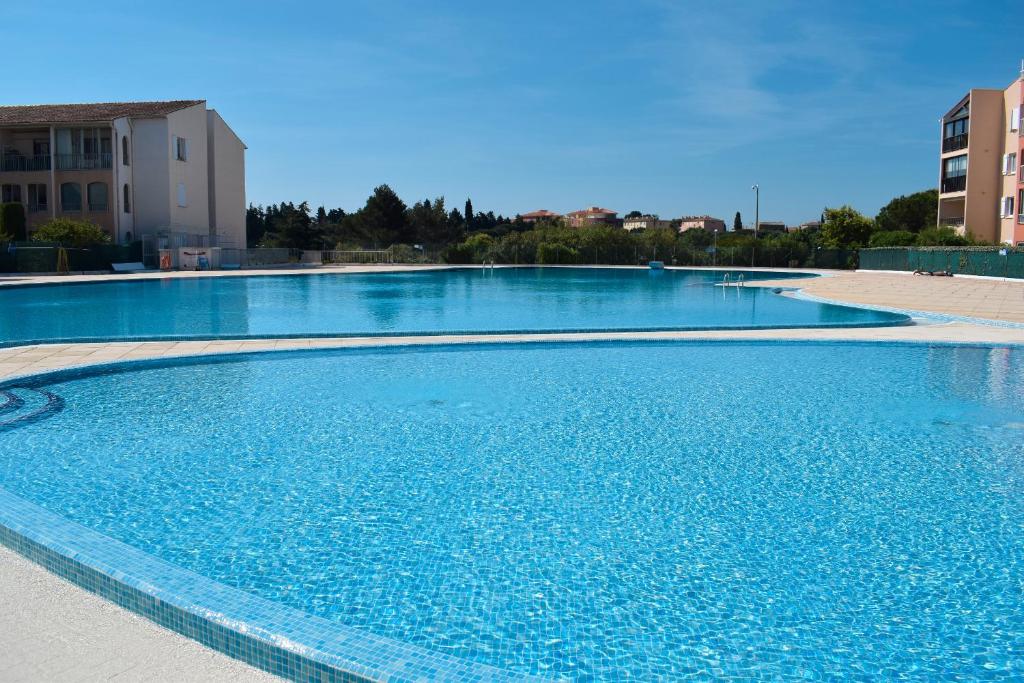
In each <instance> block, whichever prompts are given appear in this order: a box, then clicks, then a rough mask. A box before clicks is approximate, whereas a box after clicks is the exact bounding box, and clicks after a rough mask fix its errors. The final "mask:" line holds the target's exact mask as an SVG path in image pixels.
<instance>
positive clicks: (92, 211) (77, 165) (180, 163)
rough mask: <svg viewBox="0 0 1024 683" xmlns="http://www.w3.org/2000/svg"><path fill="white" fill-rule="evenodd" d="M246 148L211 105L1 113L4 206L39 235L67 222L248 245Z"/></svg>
mask: <svg viewBox="0 0 1024 683" xmlns="http://www.w3.org/2000/svg"><path fill="white" fill-rule="evenodd" d="M245 149H246V147H245V145H244V144H243V143H242V141H241V140H240V139H239V138H238V136H237V135H235V133H234V132H233V131H232V130H231V128H230V127H229V126H228V125H227V123H225V122H224V120H223V119H222V118H221V117H220V115H219V114H218V113H217V112H216V111H215V110H212V109H207V108H206V101H205V100H175V101H169V102H106V103H96V104H53V105H30V106H0V200H2V201H4V202H21V203H23V204H24V205H25V208H26V217H27V219H28V228H29V232H30V233H31V231H32V229H33V228H35V227H37V226H39V225H40V224H42V223H44V222H46V221H48V220H50V219H52V218H55V217H58V216H66V217H70V218H76V219H82V220H88V221H91V222H93V223H96V224H97V225H99V226H101V227H102V228H103V229H104V230H106V231H107V232H108V233H109V234H110V235H111V237H112V238H113V239H114V240H115V241H116V242H128V241H131V240H133V239H139V238H141V237H144V236H146V235H157V234H161V235H167V234H173V235H186V236H189V237H192V238H195V240H196V241H198V242H201V243H206V244H214V245H220V246H229V247H244V246H245Z"/></svg>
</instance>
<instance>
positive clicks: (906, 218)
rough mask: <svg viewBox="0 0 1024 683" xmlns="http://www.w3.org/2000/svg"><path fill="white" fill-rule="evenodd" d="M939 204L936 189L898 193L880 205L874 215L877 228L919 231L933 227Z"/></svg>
mask: <svg viewBox="0 0 1024 683" xmlns="http://www.w3.org/2000/svg"><path fill="white" fill-rule="evenodd" d="M938 205H939V191H938V190H924V191H923V192H915V193H914V194H912V195H907V196H904V195H900V196H899V197H896V198H895V199H893V200H892V201H891V202H889V203H888V204H886V205H885V206H883V207H882V209H881V211H879V212H878V216H876V217H875V224H876V225H877V226H878V229H879V230H882V231H886V232H890V231H896V230H907V231H910V232H914V233H917V232H921V231H922V230H926V229H928V228H934V227H935V223H936V216H937V211H938Z"/></svg>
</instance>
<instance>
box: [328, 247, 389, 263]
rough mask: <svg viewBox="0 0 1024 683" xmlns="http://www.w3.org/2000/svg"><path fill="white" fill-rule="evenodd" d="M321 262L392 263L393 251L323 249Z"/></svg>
mask: <svg viewBox="0 0 1024 683" xmlns="http://www.w3.org/2000/svg"><path fill="white" fill-rule="evenodd" d="M320 262H321V263H325V264H326V263H364V264H370V263H394V262H395V253H394V251H392V250H391V249H376V250H352V251H339V250H332V251H325V252H322V253H321V254H320Z"/></svg>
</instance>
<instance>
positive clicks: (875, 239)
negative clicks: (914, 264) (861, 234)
mask: <svg viewBox="0 0 1024 683" xmlns="http://www.w3.org/2000/svg"><path fill="white" fill-rule="evenodd" d="M915 244H917V235H915V234H914V233H912V232H910V231H909V230H886V231H884V232H876V233H874V234H873V235H871V239H870V240H869V241H868V246H869V247H912V246H914V245H915Z"/></svg>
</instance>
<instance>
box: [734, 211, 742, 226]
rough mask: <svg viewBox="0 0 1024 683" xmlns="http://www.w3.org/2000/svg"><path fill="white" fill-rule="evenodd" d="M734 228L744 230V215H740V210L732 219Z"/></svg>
mask: <svg viewBox="0 0 1024 683" xmlns="http://www.w3.org/2000/svg"><path fill="white" fill-rule="evenodd" d="M732 229H733V230H742V229H743V217H742V216H740V212H739V211H737V212H736V215H735V216H733V219H732Z"/></svg>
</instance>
